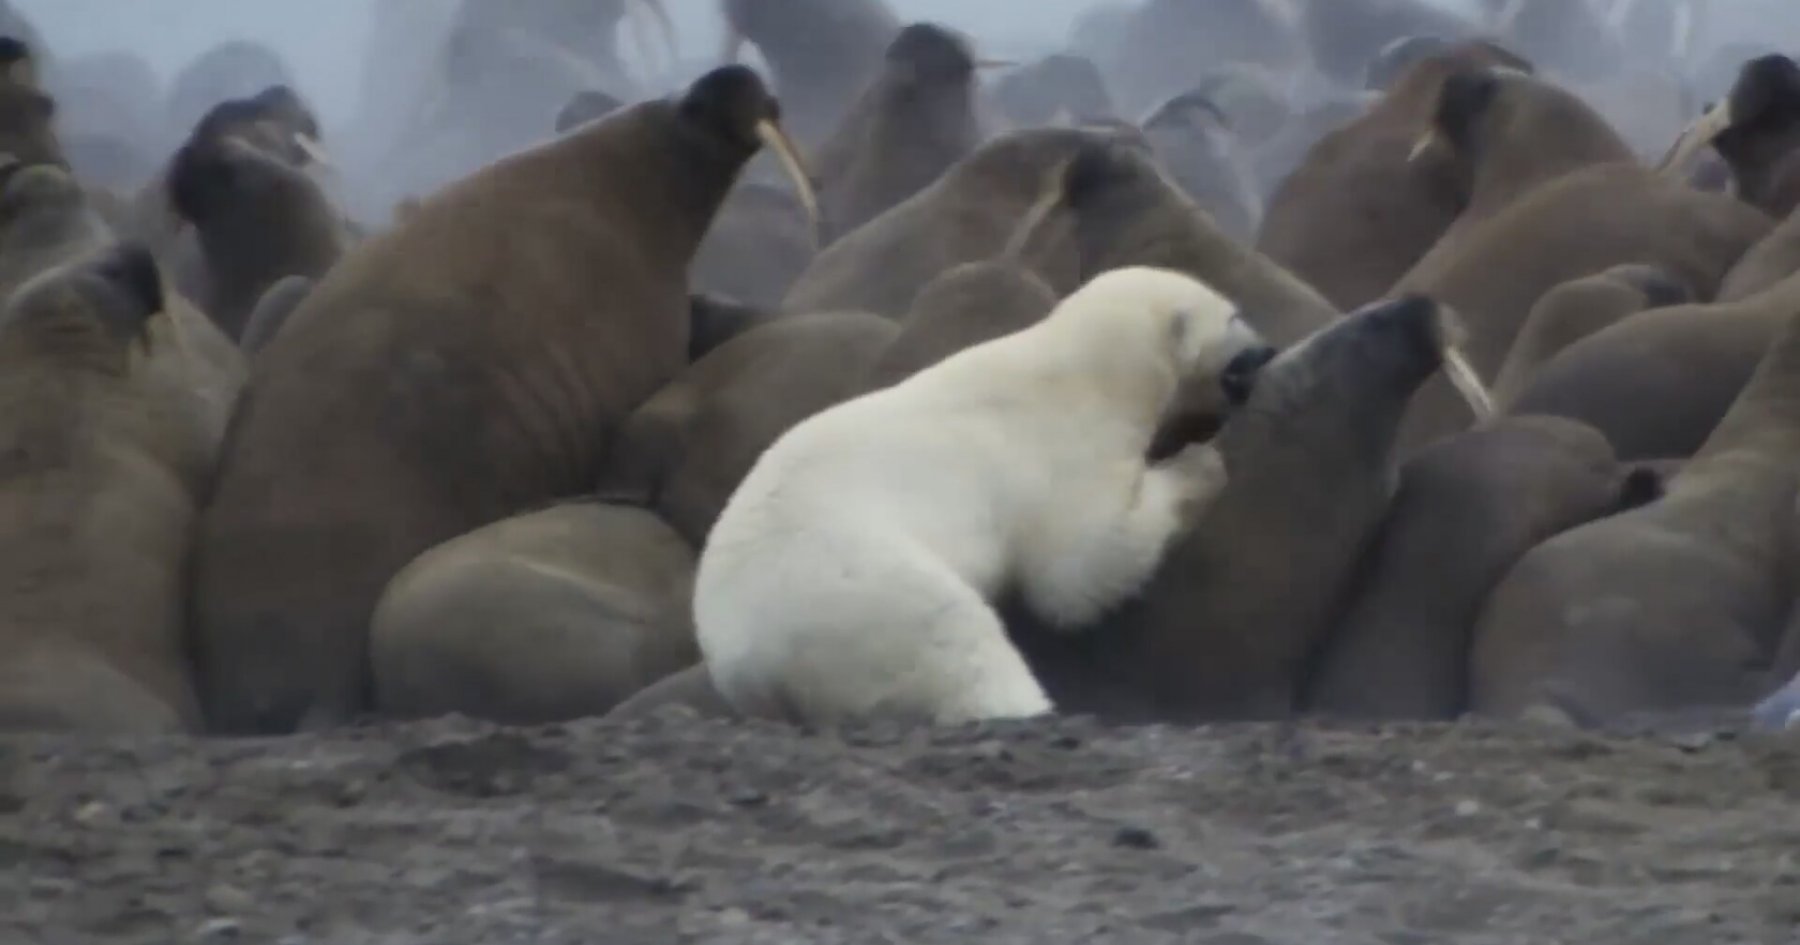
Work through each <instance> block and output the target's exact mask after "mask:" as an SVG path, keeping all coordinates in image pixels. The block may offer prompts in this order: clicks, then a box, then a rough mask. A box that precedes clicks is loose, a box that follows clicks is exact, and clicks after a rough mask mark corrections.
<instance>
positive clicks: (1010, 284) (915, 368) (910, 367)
mask: <svg viewBox="0 0 1800 945" xmlns="http://www.w3.org/2000/svg"><path fill="white" fill-rule="evenodd" d="M1056 301H1057V299H1056V292H1055V290H1053V289H1051V288H1050V285H1049V283H1046V282H1045V281H1044V280H1043V279H1041V278H1039V277H1038V276H1037V275H1036V274H1034V273H1032V272H1031V271H1030V270H1029V269H1026V268H1024V267H1023V266H1021V265H1018V264H1017V263H1015V262H1013V261H1009V260H990V261H984V262H976V263H965V264H963V265H961V266H957V267H955V268H953V269H949V270H946V271H945V272H944V274H943V275H941V276H938V277H937V278H936V279H933V280H932V281H931V282H929V283H927V284H926V286H925V287H924V288H922V289H920V290H919V297H918V298H917V299H914V300H913V307H912V311H910V312H908V313H907V314H906V319H905V321H903V322H901V323H900V334H899V335H898V336H896V337H895V338H894V340H893V341H891V342H889V343H888V345H887V347H886V349H885V350H883V351H882V352H881V355H880V357H878V358H876V359H875V363H874V364H873V365H871V366H870V367H869V371H868V375H867V377H866V378H865V380H864V382H863V387H864V389H866V390H877V389H880V388H883V387H889V386H892V385H894V384H897V383H899V382H901V381H903V380H905V379H906V378H908V377H911V376H912V375H914V374H917V373H918V372H920V371H922V370H924V369H925V368H928V367H930V366H931V365H933V364H936V363H938V362H939V361H942V360H943V359H945V358H947V357H949V356H950V355H952V354H955V353H956V352H958V351H961V350H963V349H964V348H969V347H972V346H974V345H978V344H981V343H982V342H984V341H992V340H994V339H995V338H999V337H1001V336H1003V335H1009V334H1012V333H1013V332H1015V331H1018V330H1020V329H1023V328H1027V327H1030V326H1031V325H1035V324H1037V322H1038V321H1039V320H1040V319H1042V318H1043V317H1044V316H1045V315H1046V314H1048V313H1049V312H1050V310H1051V309H1052V308H1055V307H1056Z"/></svg>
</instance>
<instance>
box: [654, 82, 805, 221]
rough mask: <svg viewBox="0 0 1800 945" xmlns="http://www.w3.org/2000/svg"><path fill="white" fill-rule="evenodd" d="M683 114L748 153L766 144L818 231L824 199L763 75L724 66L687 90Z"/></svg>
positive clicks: (681, 109) (683, 98) (702, 127)
mask: <svg viewBox="0 0 1800 945" xmlns="http://www.w3.org/2000/svg"><path fill="white" fill-rule="evenodd" d="M679 110H680V114H681V117H682V118H683V119H684V120H686V121H687V122H689V123H691V124H692V125H693V126H695V127H697V128H699V129H701V130H702V131H703V132H704V133H706V134H708V135H709V136H711V137H713V138H714V139H715V140H719V141H723V142H727V143H728V144H729V145H730V146H732V147H734V148H742V149H743V150H744V152H745V153H746V154H752V153H755V152H756V150H757V149H758V148H759V147H762V146H765V145H766V146H767V147H768V148H769V150H771V151H773V152H774V153H775V157H776V159H777V160H778V161H780V162H781V167H782V170H784V171H786V172H787V175H788V177H789V178H790V179H791V180H792V181H793V183H794V190H795V192H796V193H797V194H798V195H799V197H800V203H801V205H802V206H803V207H805V208H806V216H807V219H808V220H809V221H811V223H812V228H813V231H814V233H817V232H818V229H819V222H820V217H819V197H818V194H817V192H816V191H815V190H814V188H813V183H812V175H810V174H809V173H807V170H806V165H805V164H804V163H803V162H802V161H801V159H800V149H799V148H797V147H795V146H794V142H793V141H792V140H791V139H790V138H788V135H787V132H786V131H783V130H782V127H781V103H780V102H778V101H776V100H775V96H773V95H771V94H770V93H769V90H768V87H767V86H765V85H764V84H763V81H762V79H760V78H758V77H757V75H756V73H755V72H754V71H752V70H751V69H749V68H748V67H746V66H737V65H731V66H721V67H719V68H717V69H714V70H713V71H711V72H708V73H707V74H705V75H703V76H701V77H700V78H699V79H698V80H697V81H695V82H694V84H693V85H692V86H690V87H689V88H688V91H687V94H686V95H684V96H682V98H681V102H680V105H679Z"/></svg>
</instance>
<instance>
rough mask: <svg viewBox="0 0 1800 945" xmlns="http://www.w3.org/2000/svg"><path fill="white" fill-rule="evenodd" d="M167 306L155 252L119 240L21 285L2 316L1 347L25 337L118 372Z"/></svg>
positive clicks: (40, 347) (39, 347) (41, 349)
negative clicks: (152, 322)
mask: <svg viewBox="0 0 1800 945" xmlns="http://www.w3.org/2000/svg"><path fill="white" fill-rule="evenodd" d="M166 310H167V298H166V296H165V290H164V283H163V278H162V273H161V271H160V270H159V269H158V268H157V264H156V257H155V256H153V255H152V254H151V252H150V250H149V248H148V247H146V246H144V245H143V244H141V243H136V242H128V243H120V244H116V245H114V246H111V247H108V248H107V249H105V250H102V251H100V252H98V253H95V254H93V255H90V256H88V257H85V258H83V259H79V260H76V261H74V262H71V263H67V264H65V265H62V266H59V267H56V268H54V269H50V270H48V271H46V272H44V273H41V274H40V275H38V276H36V277H35V278H33V279H31V280H30V281H28V282H26V283H25V284H24V285H22V286H20V287H19V290H18V291H17V292H15V293H14V294H13V297H12V298H11V299H10V300H9V301H8V303H7V305H6V309H5V312H4V315H3V316H0V349H11V348H12V346H13V345H16V344H19V343H21V342H23V343H24V344H25V345H26V346H27V347H29V348H30V349H31V350H32V351H35V352H38V353H40V354H49V355H52V356H57V357H63V358H68V359H71V360H73V361H78V362H79V363H81V364H84V365H89V366H92V367H95V368H98V369H100V370H103V371H106V372H108V373H118V372H121V371H123V370H125V369H126V366H127V365H128V364H129V362H130V359H131V358H132V356H133V355H134V354H135V353H137V352H141V351H144V350H146V349H147V348H148V345H149V339H150V331H149V326H150V324H151V321H152V320H153V319H155V318H156V317H157V316H159V315H161V314H162V313H163V312H165V311H166Z"/></svg>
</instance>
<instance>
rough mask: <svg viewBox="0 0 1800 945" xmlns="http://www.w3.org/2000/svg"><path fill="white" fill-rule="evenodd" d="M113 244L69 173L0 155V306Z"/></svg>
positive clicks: (97, 214)
mask: <svg viewBox="0 0 1800 945" xmlns="http://www.w3.org/2000/svg"><path fill="white" fill-rule="evenodd" d="M112 242H113V233H112V230H111V228H110V227H108V226H107V225H106V221H104V220H102V219H101V218H100V214H99V213H98V212H96V211H95V210H94V208H93V206H92V204H91V203H90V202H89V200H88V194H87V192H86V191H85V190H83V189H82V187H81V184H80V182H78V181H77V180H75V178H74V177H73V176H71V175H70V173H69V172H68V171H67V170H65V169H64V168H62V167H60V166H58V165H55V164H33V165H29V166H28V165H26V164H23V163H21V162H20V161H18V160H16V159H14V158H12V157H11V156H10V155H4V154H0V303H3V302H4V301H5V300H6V299H7V298H8V297H10V296H11V295H12V294H13V291H14V290H16V289H18V287H19V286H21V285H23V284H24V283H25V282H26V281H28V280H30V279H31V278H32V277H33V276H36V275H38V274H40V273H43V272H45V271H47V270H50V269H54V268H56V267H57V266H59V265H61V264H63V263H66V262H70V261H72V260H74V259H77V258H80V257H82V256H86V255H90V254H92V253H94V252H95V251H97V250H99V249H101V248H103V247H105V246H107V245H109V244H110V243H112Z"/></svg>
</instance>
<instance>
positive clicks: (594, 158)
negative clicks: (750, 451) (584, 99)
mask: <svg viewBox="0 0 1800 945" xmlns="http://www.w3.org/2000/svg"><path fill="white" fill-rule="evenodd" d="M779 113H780V108H779V106H778V105H777V103H776V102H775V100H774V99H773V98H772V97H771V96H770V95H769V94H768V92H767V91H766V90H765V88H764V86H763V84H762V82H761V80H759V79H758V78H757V77H756V74H755V73H754V72H751V71H750V70H749V69H746V68H743V67H740V66H732V67H725V68H721V69H717V70H714V71H712V72H709V73H707V74H706V75H705V76H703V77H701V78H700V79H699V80H698V81H696V82H695V83H694V84H693V85H692V86H691V87H689V88H688V90H687V91H686V92H685V93H683V94H681V95H678V96H673V97H670V98H667V99H661V100H656V101H650V102H644V103H640V104H638V105H634V106H632V107H630V108H627V109H624V110H622V111H619V112H617V113H614V114H613V115H611V116H609V117H607V118H604V119H601V120H600V121H597V122H594V123H591V124H589V125H585V126H583V127H582V128H581V129H579V130H577V131H575V132H572V133H570V134H567V135H564V136H562V137H559V138H553V139H551V140H549V141H546V142H544V143H542V144H540V145H538V146H537V147H534V148H531V149H528V150H525V151H523V152H520V153H518V154H515V155H513V156H512V157H509V158H507V159H505V160H502V161H500V162H498V163H496V164H493V165H491V166H489V167H487V168H484V169H483V170H481V171H479V172H477V173H475V174H473V175H471V176H470V177H468V178H466V179H464V180H462V181H460V182H458V183H457V184H454V185H452V186H451V187H449V188H446V189H445V190H442V191H439V192H438V193H436V194H433V195H432V196H430V197H428V198H427V199H425V200H423V201H422V202H421V203H420V205H419V208H418V210H417V211H416V213H415V214H414V215H413V216H412V217H411V219H409V220H408V221H406V222H405V223H402V224H400V225H398V226H396V227H394V228H393V229H391V230H388V231H386V232H383V233H379V234H376V235H374V236H372V237H370V238H369V239H368V240H366V241H365V242H363V243H361V244H360V245H358V247H357V248H356V249H355V250H354V251H352V252H351V253H350V254H348V255H346V256H345V257H344V258H343V259H342V260H340V261H339V262H338V264H337V265H336V266H334V267H332V269H331V271H330V272H328V273H326V274H325V276H324V277H323V278H321V279H320V280H319V282H318V284H317V285H316V286H314V288H313V290H312V292H311V293H309V294H308V295H307V297H306V300H305V301H303V302H302V303H300V306H299V308H298V309H296V310H295V311H294V312H293V314H292V315H291V316H290V317H289V319H288V322H287V325H286V326H285V327H284V328H283V329H282V331H281V332H280V333H279V334H277V335H276V336H275V337H274V338H273V339H271V340H270V342H269V343H268V346H267V347H265V348H264V349H263V350H262V351H261V352H260V353H259V355H258V358H257V369H256V376H255V378H254V379H253V381H252V383H251V385H250V388H249V390H248V391H247V392H246V394H245V399H244V403H243V405H242V408H241V409H240V411H239V414H238V417H237V421H236V423H235V424H234V429H233V435H232V443H231V445H230V448H229V450H228V455H227V456H226V459H225V461H224V463H223V464H222V465H221V472H220V482H219V489H218V495H217V497H216V500H215V501H214V502H213V504H212V505H211V507H210V508H209V509H208V510H207V512H206V515H205V517H204V519H203V520H202V533H201V540H200V544H199V548H198V552H197V555H196V564H195V594H194V599H195V614H196V621H195V654H196V664H197V671H198V677H199V683H200V692H201V698H202V700H203V703H204V705H205V706H206V709H207V718H208V723H209V725H210V726H211V727H212V728H213V729H214V730H216V731H220V732H227V733H241V732H263V733H269V732H276V733H279V732H290V731H294V730H295V729H297V728H299V727H301V726H302V725H304V726H307V727H317V726H325V725H331V724H334V723H339V722H343V721H345V720H346V719H349V718H351V717H353V716H355V715H356V714H357V713H358V712H359V711H361V710H362V709H363V708H364V707H365V706H366V705H367V696H368V693H367V680H368V672H367V642H368V636H367V629H368V619H369V614H370V612H371V611H372V610H373V608H374V606H375V601H376V598H377V597H378V596H379V595H380V593H381V590H382V588H383V587H384V586H385V585H386V584H387V582H388V580H389V579H391V578H392V577H393V576H394V573H395V572H397V571H398V570H399V569H400V568H401V567H403V566H404V565H405V564H406V563H407V562H409V561H411V560H412V559H413V558H415V557H417V556H418V555H419V554H420V553H421V552H423V551H424V550H425V549H427V548H430V547H432V546H434V545H436V544H439V543H441V542H443V541H447V540H449V539H450V538H453V537H455V536H457V535H460V534H463V533H464V532H468V531H470V530H472V529H474V528H478V527H480V526H482V525H485V524H487V523H489V522H493V521H498V520H499V519H502V518H505V517H507V516H509V515H513V514H516V513H517V512H520V511H522V510H524V509H526V508H529V507H531V506H534V505H536V504H538V503H541V502H544V501H548V500H550V499H554V498H557V497H559V496H567V495H575V494H580V493H582V492H584V491H586V490H588V489H589V488H591V486H592V484H593V482H594V481H595V480H596V478H597V477H598V476H599V474H600V472H601V467H602V465H603V464H604V462H605V460H606V458H607V455H608V453H609V452H610V446H611V440H612V436H613V433H614V432H615V428H616V426H617V425H618V423H619V422H621V421H622V420H623V419H624V418H625V417H626V416H627V415H628V413H629V412H630V411H631V410H632V409H633V408H635V407H636V406H638V404H640V403H641V402H642V401H643V400H644V399H645V398H647V397H649V396H650V394H652V393H653V392H654V391H655V390H656V389H657V388H658V387H659V386H661V385H662V384H664V383H666V382H667V381H668V380H669V379H670V378H672V377H674V376H675V374H676V373H677V372H678V371H680V370H681V368H682V366H683V365H684V364H685V362H686V355H687V343H688V305H689V303H688V295H687V288H686V272H687V268H688V265H689V263H690V262H691V260H692V257H693V254H694V249H695V247H697V246H698V245H699V243H700V239H701V237H702V236H703V234H704V233H705V232H706V229H707V226H708V225H709V224H710V222H711V219H712V216H713V214H714V213H716V212H717V210H718V207H719V205H720V203H721V202H722V201H723V200H724V199H725V194H726V193H727V192H728V191H729V190H730V188H731V186H732V184H733V182H734V180H735V179H736V177H737V175H738V173H739V172H740V171H741V170H742V168H743V166H744V164H745V163H746V162H747V161H749V159H750V157H751V156H752V155H753V154H755V153H756V151H757V149H758V148H759V147H760V146H761V145H762V144H763V143H764V142H769V143H770V144H771V146H773V147H775V148H776V149H778V150H781V151H783V152H784V153H787V154H788V156H789V159H790V161H791V162H792V164H793V165H794V166H796V167H798V166H799V162H798V159H797V158H796V157H794V156H793V154H792V145H791V144H790V143H788V142H787V140H786V138H785V136H784V135H783V134H782V132H781V130H780V125H779ZM796 186H799V187H805V186H806V182H805V178H804V176H798V177H797V179H796Z"/></svg>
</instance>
